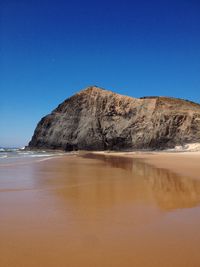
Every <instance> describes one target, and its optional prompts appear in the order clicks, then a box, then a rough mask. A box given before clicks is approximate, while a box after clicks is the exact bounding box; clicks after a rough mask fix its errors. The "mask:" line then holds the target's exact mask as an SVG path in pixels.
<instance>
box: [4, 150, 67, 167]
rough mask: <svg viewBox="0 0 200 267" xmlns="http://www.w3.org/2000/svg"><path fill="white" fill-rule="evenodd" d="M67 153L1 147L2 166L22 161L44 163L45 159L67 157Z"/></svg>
mask: <svg viewBox="0 0 200 267" xmlns="http://www.w3.org/2000/svg"><path fill="white" fill-rule="evenodd" d="M66 154H67V153H65V152H60V151H59V152H58V151H45V150H37V151H34V150H31V151H30V150H26V149H25V147H22V148H17V147H12V148H10V147H0V164H4V163H10V162H15V161H17V162H22V161H24V160H25V161H26V160H27V161H30V160H31V161H33V160H37V161H38V160H39V161H43V160H45V159H49V158H54V157H58V156H62V155H66Z"/></svg>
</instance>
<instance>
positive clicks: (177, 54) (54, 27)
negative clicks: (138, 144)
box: [0, 0, 200, 146]
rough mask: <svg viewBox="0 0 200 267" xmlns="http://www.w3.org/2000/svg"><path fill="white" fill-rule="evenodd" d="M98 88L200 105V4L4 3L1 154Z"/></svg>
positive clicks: (0, 14) (0, 19) (194, 0)
mask: <svg viewBox="0 0 200 267" xmlns="http://www.w3.org/2000/svg"><path fill="white" fill-rule="evenodd" d="M93 84H94V85H98V86H100V87H103V88H106V89H110V90H112V91H115V92H118V93H121V94H125V95H130V96H134V97H139V96H144V95H165V96H173V97H180V98H186V99H190V100H192V101H196V102H200V1H199V0H180V1H178V0H160V1H158V0H157V1H156V0H151V1H150V0H138V1H134V0H132V1H126V0H123V1H122V0H120V1H118V0H115V1H114V0H113V1H109V0H107V1H106V0H99V1H96V0H82V1H81V0H77V1H76V0H73V1H71V0H55V1H51V0H48V1H47V0H46V1H45V0H1V1H0V93H1V95H0V146H23V145H26V144H27V143H28V141H29V140H30V138H31V136H32V134H33V131H34V128H35V126H36V124H37V122H38V121H39V120H40V118H41V117H43V116H44V115H46V114H48V113H49V112H50V111H51V110H52V109H54V108H55V107H56V106H57V105H58V104H59V103H60V102H61V101H63V100H64V99H66V98H67V97H69V96H70V95H72V94H74V93H75V92H77V91H79V90H80V89H82V88H85V87H87V86H89V85H93Z"/></svg>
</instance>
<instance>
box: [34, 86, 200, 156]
mask: <svg viewBox="0 0 200 267" xmlns="http://www.w3.org/2000/svg"><path fill="white" fill-rule="evenodd" d="M195 142H200V105H199V104H196V103H193V102H189V101H185V100H181V99H175V98H167V97H143V98H140V99H137V98H132V97H127V96H122V95H119V94H115V93H113V92H111V91H107V90H104V89H101V88H98V87H96V86H92V87H88V88H87V89H85V90H82V91H80V92H79V93H77V94H75V95H74V96H72V97H70V98H69V99H67V100H65V101H64V102H63V103H61V104H60V105H59V106H58V107H57V108H56V109H55V110H53V111H52V113H51V114H49V115H47V116H46V117H44V118H42V119H41V121H40V122H39V123H38V125H37V127H36V129H35V132H34V135H33V137H32V140H31V141H30V143H29V148H30V149H32V148H39V149H40V148H42V149H43V148H48V149H63V150H66V151H71V150H134V149H165V148H172V147H174V146H176V145H184V144H185V143H195Z"/></svg>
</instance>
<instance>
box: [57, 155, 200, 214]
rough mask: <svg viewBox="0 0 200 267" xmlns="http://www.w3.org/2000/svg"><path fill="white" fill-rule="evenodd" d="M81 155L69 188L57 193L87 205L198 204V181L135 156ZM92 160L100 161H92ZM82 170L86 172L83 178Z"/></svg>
mask: <svg viewBox="0 0 200 267" xmlns="http://www.w3.org/2000/svg"><path fill="white" fill-rule="evenodd" d="M83 158H84V160H83V161H82V162H77V164H76V166H75V168H74V170H73V173H74V172H76V174H75V178H73V179H70V181H69V184H70V182H72V184H71V187H70V190H69V184H68V186H67V187H62V188H60V189H59V190H58V192H59V193H60V194H61V195H62V196H65V197H67V198H69V197H70V196H72V199H73V201H74V202H77V201H78V202H79V204H81V203H82V204H83V203H86V202H87V208H88V207H89V206H94V205H98V203H99V204H100V203H101V202H102V201H103V202H104V205H108V206H109V205H116V204H118V203H122V202H130V203H132V204H134V202H138V201H140V202H142V203H143V202H145V203H148V202H149V203H152V202H155V203H156V204H157V205H158V206H159V207H160V209H162V210H171V209H180V208H189V207H194V206H196V205H198V204H199V203H200V180H195V179H191V178H188V177H182V176H179V175H177V174H175V173H173V172H171V171H168V170H165V169H157V168H155V167H153V166H151V165H148V164H146V163H144V162H142V161H141V160H138V159H131V158H123V157H112V156H104V155H93V154H88V155H85V156H84V157H83ZM87 159H88V160H89V161H87ZM90 160H93V161H94V162H93V163H92V162H90ZM95 160H100V161H102V163H101V164H100V165H98V164H95ZM91 164H92V165H91ZM110 167H112V168H110ZM113 168H114V169H113ZM118 168H119V169H120V170H117V169H118ZM85 169H87V175H85V177H84V179H83V176H84V172H85ZM63 171H64V170H63ZM65 171H66V172H68V169H67V168H66V170H65ZM73 196H75V197H73ZM87 198H88V199H87Z"/></svg>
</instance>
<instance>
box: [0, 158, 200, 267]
mask: <svg viewBox="0 0 200 267" xmlns="http://www.w3.org/2000/svg"><path fill="white" fill-rule="evenodd" d="M138 157H140V158H145V156H144V155H142V156H141V155H139V156H138ZM148 157H149V156H148V155H147V156H146V158H145V161H148V162H151V163H152V164H154V165H149V164H147V163H146V162H145V161H143V160H141V159H139V158H136V157H134V158H133V157H131V156H130V155H129V157H128V158H125V157H119V156H115V157H112V156H109V155H91V154H89V155H84V156H75V155H74V156H64V157H62V158H58V159H51V160H45V161H40V162H25V163H24V164H17V163H16V164H14V163H13V164H10V165H9V166H0V251H1V253H0V266H2V267H27V266H29V267H46V266H48V267H58V266H59V267H66V266H69V267H79V266H81V267H86V266H87V267H90V266H91V267H93V266H95V267H129V266H130V267H133V266H136V267H140V266H142V267H146V266H148V267H151V266H152V267H158V266H159V267H160V266H162V267H165V266H167V267H179V266H181V267H184V266H185V267H186V266H189V267H199V266H200V253H199V246H200V231H199V225H200V206H199V203H200V179H198V177H197V176H198V175H197V173H196V175H195V174H194V173H193V174H192V175H187V174H186V172H183V171H180V172H179V171H177V168H176V170H175V167H172V170H169V169H168V168H167V167H166V161H167V162H168V164H169V165H170V163H169V162H170V159H168V160H167V158H164V155H163V156H162V157H163V158H162V157H160V156H158V158H156V157H157V156H156V155H154V156H152V158H154V159H153V160H151V159H149V158H148ZM150 157H151V156H150ZM169 157H170V156H169ZM159 159H160V163H159V164H158V160H159ZM162 160H163V163H162ZM153 161H155V162H157V163H155V162H153ZM186 162H188V161H184V162H183V161H182V166H185V164H186ZM193 162H194V161H193ZM195 162H196V160H195ZM157 164H158V165H160V167H161V168H157V167H156V166H157ZM162 164H163V165H162ZM164 164H165V167H164ZM177 164H178V166H179V164H180V166H181V160H180V163H178V162H177ZM195 164H196V163H195ZM172 165H173V164H172ZM174 166H175V163H174ZM188 166H189V163H188ZM195 166H196V165H195ZM173 168H174V169H173ZM183 168H186V167H183ZM199 168H200V167H199ZM188 172H189V171H188ZM199 173H200V172H199Z"/></svg>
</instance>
